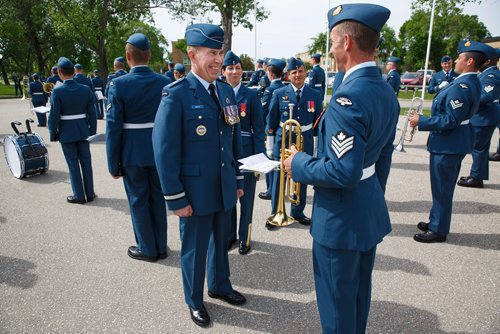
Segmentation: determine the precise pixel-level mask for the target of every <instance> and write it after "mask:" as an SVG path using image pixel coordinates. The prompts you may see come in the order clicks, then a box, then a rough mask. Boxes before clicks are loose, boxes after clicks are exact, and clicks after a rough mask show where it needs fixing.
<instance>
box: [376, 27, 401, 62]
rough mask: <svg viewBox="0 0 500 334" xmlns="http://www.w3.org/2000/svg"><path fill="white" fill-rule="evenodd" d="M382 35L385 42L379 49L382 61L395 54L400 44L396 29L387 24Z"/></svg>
mask: <svg viewBox="0 0 500 334" xmlns="http://www.w3.org/2000/svg"><path fill="white" fill-rule="evenodd" d="M380 36H382V38H383V42H382V44H381V45H380V47H379V50H378V58H379V59H380V60H382V61H385V60H386V59H387V58H388V57H389V56H391V55H392V54H395V51H396V49H397V46H398V40H397V38H396V33H395V32H394V29H392V28H391V27H389V26H388V25H387V24H385V25H384V26H383V27H382V31H381V32H380ZM395 55H396V54H395Z"/></svg>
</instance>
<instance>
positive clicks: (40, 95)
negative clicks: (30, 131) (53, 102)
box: [28, 73, 48, 127]
mask: <svg viewBox="0 0 500 334" xmlns="http://www.w3.org/2000/svg"><path fill="white" fill-rule="evenodd" d="M28 94H29V95H31V103H33V107H34V108H36V107H41V106H43V107H45V106H46V105H47V100H48V98H47V95H46V94H45V92H44V91H43V84H42V83H41V82H40V77H39V76H38V74H37V73H34V74H33V82H30V86H29V89H28ZM36 118H37V120H38V124H37V126H42V127H43V126H46V125H47V114H46V113H39V112H37V113H36Z"/></svg>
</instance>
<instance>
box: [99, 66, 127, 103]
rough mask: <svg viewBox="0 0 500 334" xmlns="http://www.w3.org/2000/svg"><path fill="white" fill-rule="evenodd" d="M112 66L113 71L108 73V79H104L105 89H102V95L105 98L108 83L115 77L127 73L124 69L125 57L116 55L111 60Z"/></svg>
mask: <svg viewBox="0 0 500 334" xmlns="http://www.w3.org/2000/svg"><path fill="white" fill-rule="evenodd" d="M113 68H114V70H115V72H114V73H111V74H110V75H108V80H107V81H106V89H105V91H104V95H105V96H106V98H107V97H108V91H109V84H110V83H111V81H112V80H113V79H115V78H118V77H121V76H122V75H125V74H127V71H125V58H123V57H116V58H115V60H114V62H113Z"/></svg>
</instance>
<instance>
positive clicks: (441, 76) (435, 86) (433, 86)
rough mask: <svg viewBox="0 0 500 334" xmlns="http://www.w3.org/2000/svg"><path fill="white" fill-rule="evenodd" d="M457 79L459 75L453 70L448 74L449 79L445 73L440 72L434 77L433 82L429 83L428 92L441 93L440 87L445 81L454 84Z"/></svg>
mask: <svg viewBox="0 0 500 334" xmlns="http://www.w3.org/2000/svg"><path fill="white" fill-rule="evenodd" d="M456 77H458V73H457V72H455V71H453V69H451V70H450V73H449V74H448V79H446V72H445V71H439V72H437V73H436V74H434V75H433V76H432V78H431V81H429V88H427V91H428V92H429V93H431V94H434V93H437V92H439V91H440V89H439V85H440V84H441V83H442V82H443V81H448V82H452V81H453V80H455V78H456Z"/></svg>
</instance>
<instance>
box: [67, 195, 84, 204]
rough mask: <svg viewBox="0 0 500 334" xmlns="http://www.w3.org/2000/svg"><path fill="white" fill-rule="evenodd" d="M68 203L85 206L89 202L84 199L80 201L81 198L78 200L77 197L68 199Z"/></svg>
mask: <svg viewBox="0 0 500 334" xmlns="http://www.w3.org/2000/svg"><path fill="white" fill-rule="evenodd" d="M66 201H68V203H71V204H85V203H86V202H87V201H85V200H84V199H79V198H76V197H75V196H68V197H66Z"/></svg>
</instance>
